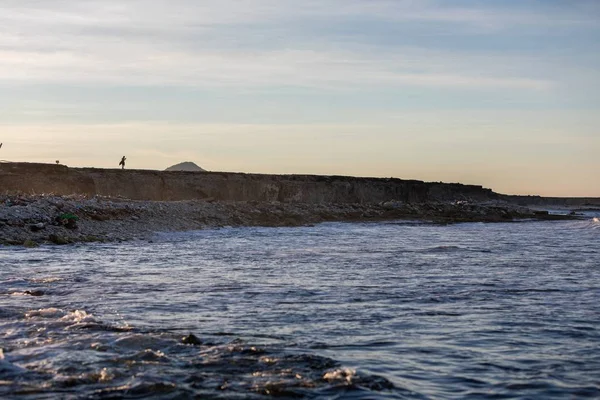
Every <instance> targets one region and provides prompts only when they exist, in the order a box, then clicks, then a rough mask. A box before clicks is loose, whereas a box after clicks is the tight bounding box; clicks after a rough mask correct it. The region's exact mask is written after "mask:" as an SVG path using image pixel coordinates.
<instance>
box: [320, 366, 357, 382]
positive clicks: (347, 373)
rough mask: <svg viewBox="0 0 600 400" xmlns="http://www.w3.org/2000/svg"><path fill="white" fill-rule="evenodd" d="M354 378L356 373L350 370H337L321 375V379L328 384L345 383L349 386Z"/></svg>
mask: <svg viewBox="0 0 600 400" xmlns="http://www.w3.org/2000/svg"><path fill="white" fill-rule="evenodd" d="M355 377H356V371H355V370H353V369H351V368H339V369H335V370H333V371H328V372H326V373H325V375H323V379H324V380H326V381H328V382H334V381H345V382H347V383H349V384H351V383H352V380H353V379H354V378H355Z"/></svg>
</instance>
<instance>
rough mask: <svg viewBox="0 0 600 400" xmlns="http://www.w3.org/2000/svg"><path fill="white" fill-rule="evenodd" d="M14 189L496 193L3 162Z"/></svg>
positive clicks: (263, 196) (228, 195)
mask: <svg viewBox="0 0 600 400" xmlns="http://www.w3.org/2000/svg"><path fill="white" fill-rule="evenodd" d="M15 192H21V193H28V194H36V193H38V194H39V193H54V194H57V195H69V194H84V195H90V196H93V195H101V196H113V197H118V196H120V197H124V198H128V199H133V200H160V201H171V200H192V199H214V200H223V201H280V202H302V203H361V204H369V203H380V202H386V201H391V200H395V201H403V202H413V203H416V202H426V201H449V200H467V199H469V200H476V201H485V200H493V199H498V198H499V195H498V194H496V193H494V192H492V191H491V190H490V189H485V188H483V187H481V186H474V185H462V184H457V183H451V184H447V183H426V182H422V181H416V180H402V179H395V178H354V177H346V176H317V175H261V174H243V173H230V172H183V171H177V172H169V171H148V170H118V169H95V168H68V167H66V166H62V165H53V164H33V163H1V164H0V193H15Z"/></svg>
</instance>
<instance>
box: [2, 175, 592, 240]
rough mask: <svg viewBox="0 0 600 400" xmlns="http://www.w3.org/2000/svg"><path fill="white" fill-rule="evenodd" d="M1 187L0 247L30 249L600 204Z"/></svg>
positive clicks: (339, 184) (461, 191) (388, 182)
mask: <svg viewBox="0 0 600 400" xmlns="http://www.w3.org/2000/svg"><path fill="white" fill-rule="evenodd" d="M0 188H1V191H0V244H10V245H28V246H37V245H39V244H43V243H55V244H68V243H75V242H94V241H120V240H132V239H144V240H147V239H149V238H151V237H152V235H153V234H154V233H155V232H166V231H185V230H196V229H205V228H211V227H221V226H300V225H307V224H315V223H320V222H326V221H378V220H396V219H403V220H418V221H428V222H432V223H457V222H510V221H521V220H555V219H567V218H570V219H572V218H578V216H577V215H576V213H572V214H571V215H552V214H548V213H547V212H544V211H540V210H539V209H535V208H529V207H526V206H525V205H531V206H537V208H539V207H540V206H544V205H550V204H554V205H555V206H556V207H562V208H565V207H571V208H576V209H584V208H587V207H596V208H597V207H600V199H594V198H586V199H576V198H572V199H566V198H565V199H561V198H543V197H537V196H505V195H501V194H498V193H495V192H493V191H492V190H490V189H486V188H483V187H481V186H474V185H461V184H445V183H426V182H421V181H414V180H401V179H379V178H353V177H335V176H334V177H331V176H309V175H257V174H240V173H225V172H159V171H136V170H131V171H128V170H125V171H121V170H103V169H91V168H81V169H80V168H67V167H65V166H60V165H51V164H27V163H12V164H1V165H0ZM528 199H531V200H532V202H531V203H530V204H527V203H526V200H528ZM551 201H554V203H550V202H551ZM565 214H568V213H565Z"/></svg>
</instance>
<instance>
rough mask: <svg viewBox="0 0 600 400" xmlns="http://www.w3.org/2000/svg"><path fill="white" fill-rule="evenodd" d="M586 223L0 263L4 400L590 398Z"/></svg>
mask: <svg viewBox="0 0 600 400" xmlns="http://www.w3.org/2000/svg"><path fill="white" fill-rule="evenodd" d="M588 217H589V218H588V220H586V221H575V222H572V221H569V222H526V223H512V224H458V225H449V226H439V225H428V224H421V223H407V222H400V223H370V224H341V223H340V224H338V223H333V224H323V225H318V226H315V227H303V228H239V229H238V228H235V229H234V228H226V229H219V230H206V231H200V232H192V233H179V234H160V235H158V236H157V238H156V239H155V240H154V241H153V242H152V243H146V242H137V243H123V244H98V245H77V246H67V247H42V248H38V249H21V248H0V347H1V348H2V349H3V351H2V352H0V397H2V398H27V399H47V398H48V399H49V398H91V399H94V398H115V399H116V398H147V397H155V398H167V399H169V398H170V399H186V398H227V399H230V398H234V399H237V398H240V399H247V398H265V397H268V396H274V397H275V396H276V397H283V398H287V397H307V398H331V399H342V398H369V399H376V398H381V399H388V398H389V399H428V398H435V399H461V398H544V399H551V398H584V397H589V398H600V250H599V246H600V222H599V221H598V219H596V220H594V217H596V218H597V217H598V214H596V215H594V214H593V213H589V214H588ZM190 333H192V334H193V335H194V336H193V337H189V336H188V335H189V334H190ZM184 337H187V339H186V340H182V338H184Z"/></svg>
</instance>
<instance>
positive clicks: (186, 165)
mask: <svg viewBox="0 0 600 400" xmlns="http://www.w3.org/2000/svg"><path fill="white" fill-rule="evenodd" d="M165 171H188V172H202V171H206V170H205V169H204V168H200V167H199V166H198V165H196V163H193V162H191V161H185V162H182V163H179V164H175V165H173V166H170V167H169V168H167V169H165Z"/></svg>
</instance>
